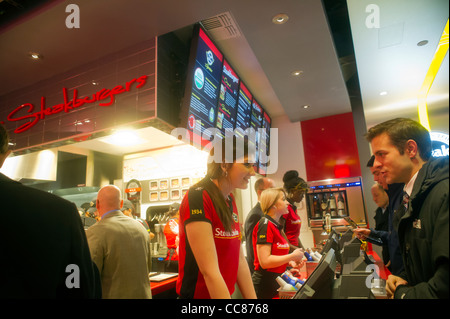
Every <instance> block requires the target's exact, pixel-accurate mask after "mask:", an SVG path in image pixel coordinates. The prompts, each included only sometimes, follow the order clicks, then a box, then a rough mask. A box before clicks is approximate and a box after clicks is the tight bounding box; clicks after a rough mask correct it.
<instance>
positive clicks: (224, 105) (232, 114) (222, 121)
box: [216, 60, 239, 138]
mask: <svg viewBox="0 0 450 319" xmlns="http://www.w3.org/2000/svg"><path fill="white" fill-rule="evenodd" d="M238 94H239V77H238V76H237V74H236V73H235V72H234V70H233V69H232V68H231V66H230V65H229V64H228V63H227V61H226V60H224V62H223V68H222V81H221V83H220V91H219V102H218V108H217V121H216V128H218V129H219V130H220V133H218V136H219V137H220V138H224V137H225V130H229V131H231V132H233V131H234V129H235V127H236V109H237V105H236V104H237V99H238Z"/></svg>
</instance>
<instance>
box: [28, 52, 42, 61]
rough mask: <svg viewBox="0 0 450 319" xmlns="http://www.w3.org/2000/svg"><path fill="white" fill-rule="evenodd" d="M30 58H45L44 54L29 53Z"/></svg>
mask: <svg viewBox="0 0 450 319" xmlns="http://www.w3.org/2000/svg"><path fill="white" fill-rule="evenodd" d="M28 56H29V57H30V58H31V59H33V60H41V59H42V58H43V57H42V54H39V53H37V52H28Z"/></svg>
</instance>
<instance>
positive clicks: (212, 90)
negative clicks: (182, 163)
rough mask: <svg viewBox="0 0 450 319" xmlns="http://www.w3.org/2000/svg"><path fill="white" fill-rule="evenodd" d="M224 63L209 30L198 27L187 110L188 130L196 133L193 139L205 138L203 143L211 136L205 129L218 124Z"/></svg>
mask: <svg viewBox="0 0 450 319" xmlns="http://www.w3.org/2000/svg"><path fill="white" fill-rule="evenodd" d="M222 62H223V55H222V53H221V52H220V51H219V50H218V49H217V47H216V46H215V45H214V43H213V42H212V41H211V40H210V39H209V38H208V36H207V35H206V33H205V32H204V31H203V30H202V29H201V28H199V37H198V43H197V52H196V55H195V66H194V73H193V79H192V89H191V96H190V104H189V113H188V129H189V130H190V131H191V132H193V134H194V141H195V140H199V139H198V138H199V137H202V140H201V144H202V145H205V144H207V143H208V142H209V140H210V139H211V137H212V136H211V134H209V133H208V134H207V133H206V132H204V131H205V129H208V128H213V127H214V126H215V123H216V118H217V99H218V97H219V89H220V81H221V75H222ZM196 138H197V139H196Z"/></svg>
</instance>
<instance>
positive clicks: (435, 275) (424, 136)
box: [367, 119, 449, 298]
mask: <svg viewBox="0 0 450 319" xmlns="http://www.w3.org/2000/svg"><path fill="white" fill-rule="evenodd" d="M367 139H368V141H369V142H370V143H371V146H372V151H373V153H374V155H375V162H374V167H379V168H380V172H381V174H383V175H384V176H385V178H386V182H387V183H388V184H392V183H404V184H405V187H404V200H403V202H402V204H401V206H400V208H399V210H397V211H396V212H395V218H394V227H397V230H398V235H399V241H400V247H401V250H402V257H403V262H404V267H405V270H404V272H403V273H401V274H400V275H398V276H393V275H391V276H389V278H388V281H387V284H386V291H387V293H388V295H389V296H391V297H394V298H448V297H449V285H448V282H449V220H448V219H449V218H448V215H449V200H448V192H449V182H448V158H440V159H431V160H430V157H431V140H430V135H429V132H428V131H427V130H426V129H425V128H424V127H423V126H422V125H420V124H419V123H417V122H415V121H413V120H410V119H394V120H390V121H387V122H383V123H381V124H378V125H376V126H374V127H372V128H371V129H370V130H369V132H368V133H367Z"/></svg>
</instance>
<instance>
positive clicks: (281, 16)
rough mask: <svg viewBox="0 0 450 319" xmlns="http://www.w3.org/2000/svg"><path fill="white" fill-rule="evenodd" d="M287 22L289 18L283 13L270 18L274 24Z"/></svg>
mask: <svg viewBox="0 0 450 319" xmlns="http://www.w3.org/2000/svg"><path fill="white" fill-rule="evenodd" d="M287 20H289V17H288V16H287V15H286V14H284V13H279V14H277V15H275V16H274V17H273V18H272V22H273V23H275V24H284V23H286V22H287Z"/></svg>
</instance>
